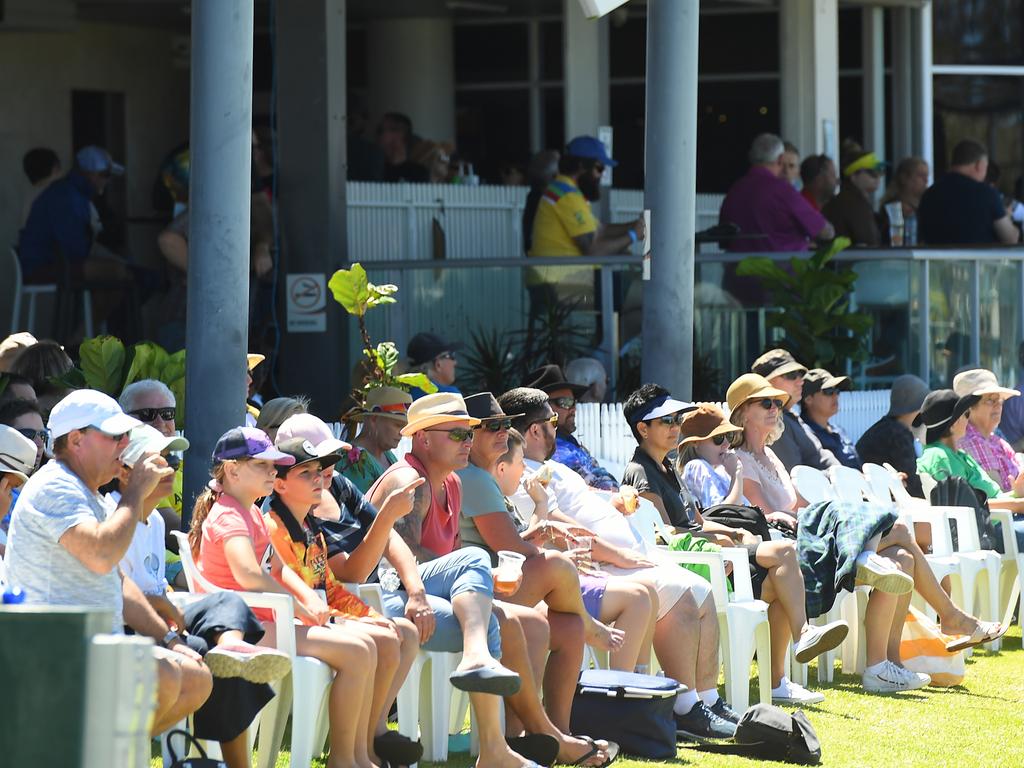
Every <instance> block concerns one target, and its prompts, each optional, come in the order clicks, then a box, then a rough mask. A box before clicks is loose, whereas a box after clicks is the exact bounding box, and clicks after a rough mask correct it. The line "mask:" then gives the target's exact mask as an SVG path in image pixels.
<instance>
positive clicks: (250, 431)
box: [213, 427, 295, 466]
mask: <svg viewBox="0 0 1024 768" xmlns="http://www.w3.org/2000/svg"><path fill="white" fill-rule="evenodd" d="M238 459H266V460H269V461H273V462H274V463H275V464H280V465H282V466H287V465H289V464H292V463H293V462H294V461H295V459H294V458H293V457H291V456H289V455H288V454H286V453H282V452H281V451H279V450H277V449H276V448H275V447H274V444H273V443H272V442H271V441H270V437H269V436H268V435H267V433H266V432H264V431H263V430H262V429H257V428H256V427H235V428H234V429H229V430H228V431H227V432H225V433H224V434H223V435H221V436H220V439H219V440H218V441H217V444H216V445H215V446H214V447H213V463H214V464H220V463H221V462H224V461H236V460H238Z"/></svg>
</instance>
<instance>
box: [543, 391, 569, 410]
mask: <svg viewBox="0 0 1024 768" xmlns="http://www.w3.org/2000/svg"><path fill="white" fill-rule="evenodd" d="M548 402H549V403H551V404H553V405H557V406H558V407H559V408H564V409H565V410H567V411H568V410H569V409H570V408H575V407H576V398H575V397H573V396H572V395H569V396H568V397H550V398H548Z"/></svg>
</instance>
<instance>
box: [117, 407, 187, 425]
mask: <svg viewBox="0 0 1024 768" xmlns="http://www.w3.org/2000/svg"><path fill="white" fill-rule="evenodd" d="M177 414H178V409H177V408H173V407H172V408H139V409H138V410H135V411H128V415H129V416H134V417H135V418H136V419H138V420H139V421H144V422H146V423H147V424H151V423H153V422H154V421H156V420H157V418H158V417H159V418H160V420H161V421H174V417H175V416H177Z"/></svg>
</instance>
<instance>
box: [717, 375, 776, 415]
mask: <svg viewBox="0 0 1024 768" xmlns="http://www.w3.org/2000/svg"><path fill="white" fill-rule="evenodd" d="M725 399H726V402H728V404H729V420H730V421H732V418H733V415H734V414H735V413H736V411H737V410H738V409H739V407H740V406H741V405H743V404H744V403H748V402H750V401H752V400H781V401H782V406H783V407H785V406H786V405H787V404H788V403H789V394H788V393H787V392H783V391H782V390H781V389H776V388H775V387H773V386H772V385H771V383H770V382H769V381H768V379H766V378H765V377H764V376H759V375H758V374H756V373H745V374H743V375H742V376H740V377H739V378H738V379H736V381H734V382H733V383H732V384H730V385H729V390H728V391H727V392H726V394H725Z"/></svg>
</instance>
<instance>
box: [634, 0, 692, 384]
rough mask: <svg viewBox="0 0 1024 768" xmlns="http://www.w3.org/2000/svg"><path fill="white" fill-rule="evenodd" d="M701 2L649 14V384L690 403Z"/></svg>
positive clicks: (671, 1) (666, 4)
mask: <svg viewBox="0 0 1024 768" xmlns="http://www.w3.org/2000/svg"><path fill="white" fill-rule="evenodd" d="M699 20H700V8H699V3H698V0H650V2H649V4H648V6H647V92H646V95H647V135H646V137H645V142H644V143H645V147H646V150H645V151H646V158H645V163H644V165H645V169H646V187H645V189H644V205H645V206H646V207H647V208H649V209H650V210H651V232H650V237H651V255H652V258H651V279H650V281H649V282H645V283H644V301H643V364H642V365H643V368H642V375H643V380H644V381H654V382H657V383H658V384H661V385H662V386H664V387H667V388H668V389H669V390H670V391H671V392H672V393H673V394H674V395H675V396H676V397H680V398H684V399H687V400H688V399H689V398H690V396H691V392H692V383H693V381H692V379H693V276H694V275H693V253H694V230H695V226H696V210H695V206H696V199H697V47H698V23H699Z"/></svg>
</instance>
